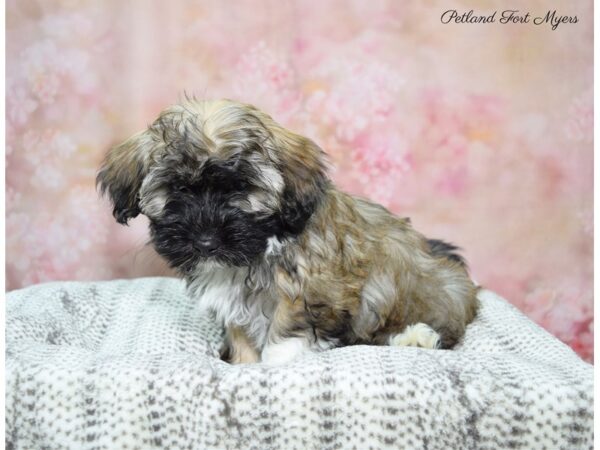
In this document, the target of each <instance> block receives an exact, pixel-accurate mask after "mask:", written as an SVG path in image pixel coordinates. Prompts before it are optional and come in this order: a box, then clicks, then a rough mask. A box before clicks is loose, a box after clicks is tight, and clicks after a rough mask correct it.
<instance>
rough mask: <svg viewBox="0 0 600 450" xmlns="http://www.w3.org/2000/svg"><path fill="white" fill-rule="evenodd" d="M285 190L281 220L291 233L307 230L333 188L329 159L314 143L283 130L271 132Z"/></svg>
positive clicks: (279, 128)
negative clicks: (306, 226)
mask: <svg viewBox="0 0 600 450" xmlns="http://www.w3.org/2000/svg"><path fill="white" fill-rule="evenodd" d="M271 133H273V138H274V143H275V146H276V148H277V149H278V152H277V153H278V157H279V162H280V167H279V168H280V170H281V172H282V174H283V179H284V183H285V187H284V190H283V198H282V200H283V201H282V205H281V218H282V222H283V225H284V229H285V230H286V231H287V232H290V233H293V234H298V233H301V232H302V231H303V230H304V227H305V225H306V222H308V220H309V219H310V217H311V216H312V214H313V213H314V211H315V209H316V208H317V206H318V205H319V203H320V201H321V200H322V198H323V197H324V195H325V191H326V190H327V187H328V186H329V178H328V177H327V169H326V156H325V153H324V152H323V150H321V148H320V147H319V146H318V145H317V144H315V143H314V142H313V141H311V140H310V139H308V138H306V137H304V136H300V135H298V134H295V133H292V132H290V131H288V130H286V129H284V128H282V127H280V126H275V127H273V128H271Z"/></svg>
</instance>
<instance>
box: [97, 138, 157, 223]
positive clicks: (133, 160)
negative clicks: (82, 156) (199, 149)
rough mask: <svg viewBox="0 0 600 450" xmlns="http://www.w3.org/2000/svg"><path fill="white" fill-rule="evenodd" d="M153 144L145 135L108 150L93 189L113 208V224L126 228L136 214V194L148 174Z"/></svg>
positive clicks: (137, 207) (137, 209)
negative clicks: (114, 221)
mask: <svg viewBox="0 0 600 450" xmlns="http://www.w3.org/2000/svg"><path fill="white" fill-rule="evenodd" d="M155 144H156V143H155V142H154V141H153V139H152V136H150V133H149V132H148V131H143V132H141V133H138V134H135V135H133V136H132V137H130V138H129V139H127V140H126V141H125V142H123V143H122V144H121V145H118V146H116V147H114V148H112V149H111V150H110V151H109V152H108V154H107V155H106V158H105V159H104V162H103V163H102V166H101V168H100V171H99V172H98V176H97V177H96V185H97V186H98V187H99V189H100V192H101V193H102V194H107V193H108V196H109V198H110V200H111V201H112V204H113V206H114V208H113V216H115V219H116V220H117V222H119V223H121V224H127V221H128V220H129V219H132V218H134V217H136V216H137V215H138V214H139V213H140V208H139V198H138V194H139V191H140V187H141V185H142V181H143V180H144V177H145V176H146V175H147V174H148V170H149V168H150V161H151V159H152V152H153V149H154V147H155Z"/></svg>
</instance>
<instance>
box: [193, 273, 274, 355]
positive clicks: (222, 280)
mask: <svg viewBox="0 0 600 450" xmlns="http://www.w3.org/2000/svg"><path fill="white" fill-rule="evenodd" d="M247 278H248V269H247V268H214V269H212V270H210V271H207V272H206V273H202V274H200V275H199V276H198V275H197V276H196V277H195V278H194V279H193V280H190V281H189V287H188V289H189V291H190V293H191V294H192V295H193V296H194V297H195V298H197V299H198V302H199V305H200V307H201V308H202V309H204V310H208V311H212V312H213V313H214V314H215V316H216V319H217V320H218V321H219V322H222V323H223V324H224V325H225V326H239V327H242V328H244V330H245V331H246V333H248V335H250V336H251V337H252V338H253V339H254V340H255V342H256V343H257V344H258V345H259V346H262V345H263V343H264V341H265V340H266V335H267V332H268V329H269V325H270V322H271V318H272V317H273V313H274V310H275V306H276V302H275V299H274V297H273V296H272V295H270V291H269V289H268V288H267V287H265V288H261V289H252V290H251V289H250V288H249V286H248V282H247Z"/></svg>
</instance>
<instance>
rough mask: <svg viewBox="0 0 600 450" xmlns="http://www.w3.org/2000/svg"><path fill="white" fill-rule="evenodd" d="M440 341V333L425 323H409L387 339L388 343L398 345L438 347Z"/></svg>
mask: <svg viewBox="0 0 600 450" xmlns="http://www.w3.org/2000/svg"><path fill="white" fill-rule="evenodd" d="M440 343H441V342H440V335H439V334H438V333H437V331H435V330H434V329H433V328H431V327H430V326H429V325H427V324H426V323H415V324H414V325H409V326H407V327H406V328H405V329H404V331H403V332H402V333H400V334H396V335H394V336H391V337H390V340H389V344H390V345H395V346H400V347H422V348H439V347H440Z"/></svg>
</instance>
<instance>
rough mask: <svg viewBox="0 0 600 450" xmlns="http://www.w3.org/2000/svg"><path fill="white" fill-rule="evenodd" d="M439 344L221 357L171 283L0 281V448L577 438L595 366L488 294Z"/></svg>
mask: <svg viewBox="0 0 600 450" xmlns="http://www.w3.org/2000/svg"><path fill="white" fill-rule="evenodd" d="M480 300H481V304H482V306H481V310H480V313H479V316H478V317H477V319H476V321H475V322H474V323H472V324H471V325H470V326H469V328H468V331H467V334H466V336H465V339H464V342H462V343H461V344H459V346H458V347H457V348H456V349H454V350H452V351H446V350H428V349H420V348H399V347H374V346H373V347H371V346H355V347H345V348H339V349H334V350H329V351H326V352H323V353H320V354H311V355H306V356H303V357H301V358H300V359H298V360H297V361H294V362H293V363H290V364H287V365H284V366H281V367H267V366H264V365H262V364H253V365H239V366H233V365H229V364H227V363H225V362H222V361H220V360H219V357H218V349H219V345H220V343H221V341H222V338H223V330H222V329H221V327H220V326H219V325H218V324H217V323H215V322H214V320H213V318H212V317H211V315H210V314H208V313H206V312H205V311H202V310H201V309H200V308H199V307H198V306H197V304H198V302H197V301H194V300H193V299H190V298H188V297H187V296H186V294H185V288H184V284H183V283H182V282H181V281H178V280H175V279H169V278H142V279H136V280H117V281H109V282H87V283H82V282H57V283H49V284H42V285H36V286H31V287H28V288H25V289H22V290H18V291H13V292H10V293H8V294H7V304H6V313H7V322H6V443H7V448H9V449H27V450H32V449H90V450H92V449H94V450H96V449H110V450H114V449H151V448H164V449H257V450H258V449H260V450H265V449H302V450H306V449H323V450H325V449H357V450H366V449H383V448H390V449H429V450H434V449H443V450H448V449H490V450H497V449H504V448H510V449H527V450H530V449H552V450H554V449H568V450H573V449H579V448H584V449H589V448H592V445H593V409H592V407H593V373H592V372H593V370H592V366H590V365H589V364H587V363H585V362H584V361H582V360H581V359H580V358H579V357H578V356H577V355H576V354H575V353H574V352H573V351H572V350H571V349H570V348H569V347H567V346H566V345H564V344H563V343H561V342H560V341H558V340H557V339H556V338H554V337H553V336H551V335H550V334H548V333H547V332H546V331H544V330H543V329H541V328H540V327H538V326H537V325H535V324H534V323H533V322H531V321H530V320H529V319H527V318H526V317H525V316H523V315H522V314H521V313H520V312H519V311H517V310H516V309H515V308H514V307H512V306H511V305H509V304H508V303H507V302H506V301H504V300H502V299H501V298H499V297H498V296H497V295H495V294H494V293H492V292H489V291H482V292H481V293H480Z"/></svg>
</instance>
